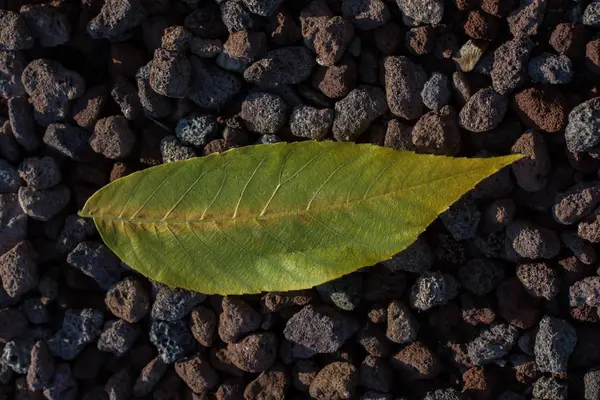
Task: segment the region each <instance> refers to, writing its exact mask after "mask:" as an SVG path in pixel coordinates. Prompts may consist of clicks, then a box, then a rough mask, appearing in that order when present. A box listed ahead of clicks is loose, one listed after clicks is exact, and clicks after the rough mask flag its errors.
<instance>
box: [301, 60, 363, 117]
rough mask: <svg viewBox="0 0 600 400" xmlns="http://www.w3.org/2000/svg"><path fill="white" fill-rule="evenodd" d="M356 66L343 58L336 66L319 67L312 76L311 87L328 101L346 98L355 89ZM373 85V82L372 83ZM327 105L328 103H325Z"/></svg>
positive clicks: (352, 61) (351, 61)
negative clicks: (328, 99) (317, 90)
mask: <svg viewBox="0 0 600 400" xmlns="http://www.w3.org/2000/svg"><path fill="white" fill-rule="evenodd" d="M357 76H358V71H357V66H356V63H355V62H354V60H352V58H350V57H344V58H343V59H342V61H340V62H338V63H337V65H332V66H330V67H328V68H324V67H321V68H319V69H317V71H316V72H315V73H314V74H313V77H312V82H313V86H315V87H316V88H317V89H319V90H320V91H321V93H323V94H324V95H325V96H327V97H328V98H330V99H341V98H343V97H346V96H347V95H348V94H349V93H350V91H351V90H352V89H354V88H355V87H356V82H357ZM373 83H374V82H373ZM327 103H328V104H327V105H329V103H330V102H327Z"/></svg>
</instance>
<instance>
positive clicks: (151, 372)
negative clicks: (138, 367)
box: [133, 356, 169, 397]
mask: <svg viewBox="0 0 600 400" xmlns="http://www.w3.org/2000/svg"><path fill="white" fill-rule="evenodd" d="M168 368H169V364H166V363H165V362H163V361H162V359H161V358H160V356H159V357H155V358H153V359H152V360H151V361H150V362H149V363H148V364H147V365H146V366H145V367H144V368H143V369H142V371H141V372H140V375H139V376H138V377H137V379H136V381H135V384H134V386H133V395H134V396H136V397H142V396H145V395H147V394H149V393H151V391H152V389H153V388H154V386H155V385H156V384H157V383H158V381H160V379H161V378H162V377H163V376H164V375H165V373H166V372H167V369H168Z"/></svg>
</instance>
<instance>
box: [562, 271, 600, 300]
mask: <svg viewBox="0 0 600 400" xmlns="http://www.w3.org/2000/svg"><path fill="white" fill-rule="evenodd" d="M569 304H570V305H571V307H578V306H581V305H584V304H585V305H588V306H590V307H600V277H598V276H590V277H587V278H584V279H581V280H579V281H577V282H575V283H574V284H573V285H571V287H570V288H569Z"/></svg>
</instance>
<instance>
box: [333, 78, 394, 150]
mask: <svg viewBox="0 0 600 400" xmlns="http://www.w3.org/2000/svg"><path fill="white" fill-rule="evenodd" d="M386 110H387V106H386V102H385V95H384V93H383V91H382V90H381V89H380V88H378V87H375V86H367V85H363V86H359V87H357V88H356V89H354V90H352V91H351V92H350V93H349V94H348V95H347V96H346V97H345V98H343V99H342V100H340V101H338V102H337V103H335V119H334V121H333V129H332V131H333V136H334V137H335V138H336V139H337V140H341V141H352V140H355V139H356V138H358V137H359V136H360V135H361V134H362V133H364V132H365V131H366V130H367V129H369V126H370V125H371V124H372V123H373V121H374V120H375V119H377V118H378V117H380V116H381V115H383V114H384V113H385V111H386Z"/></svg>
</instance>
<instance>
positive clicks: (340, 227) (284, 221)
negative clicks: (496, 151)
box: [80, 141, 520, 294]
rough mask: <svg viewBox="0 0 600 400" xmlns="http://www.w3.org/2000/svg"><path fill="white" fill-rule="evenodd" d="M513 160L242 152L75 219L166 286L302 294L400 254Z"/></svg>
mask: <svg viewBox="0 0 600 400" xmlns="http://www.w3.org/2000/svg"><path fill="white" fill-rule="evenodd" d="M519 158H520V156H515V155H513V156H506V157H498V158H479V159H459V158H449V157H441V156H432V155H420V154H414V153H410V152H400V151H396V150H392V149H388V148H384V147H378V146H373V145H367V144H354V143H335V142H314V141H306V142H300V143H291V144H290V143H277V144H270V145H259V146H249V147H242V148H239V149H233V150H230V151H227V152H225V153H222V154H213V155H210V156H207V157H200V158H193V159H190V160H185V161H179V162H174V163H170V164H165V165H161V166H157V167H153V168H149V169H146V170H144V171H140V172H137V173H134V174H132V175H129V176H127V177H124V178H121V179H119V180H117V181H114V182H112V183H111V184H109V185H108V186H105V187H104V188H102V189H100V190H99V191H98V192H96V193H95V194H94V195H93V196H92V197H91V198H90V199H89V200H88V202H87V203H86V205H85V206H84V209H83V211H81V213H80V215H81V216H83V217H91V218H93V219H94V222H95V223H96V226H97V228H98V231H99V232H100V234H101V236H102V238H103V240H104V242H105V243H106V245H107V246H108V247H110V248H111V249H112V250H113V251H114V252H115V253H116V254H117V255H118V256H119V257H120V258H121V259H122V260H123V261H124V262H126V263H127V264H128V265H129V266H131V267H132V268H134V269H136V270H137V271H139V272H140V273H142V274H144V275H146V276H148V277H150V278H152V279H154V280H157V281H160V282H163V283H166V284H168V285H172V286H179V287H183V288H187V289H192V290H196V291H199V292H202V293H206V294H211V293H218V294H242V293H259V292H261V291H285V290H295V289H304V288H309V287H312V286H315V285H318V284H321V283H323V282H326V281H329V280H331V279H335V278H338V277H340V276H342V275H345V274H348V273H350V272H353V271H355V270H357V269H359V268H361V267H364V266H368V265H373V264H375V263H377V262H380V261H382V260H385V259H388V258H390V257H391V256H393V255H394V254H396V253H398V252H400V251H401V250H403V249H405V248H406V247H407V246H408V245H410V244H411V243H412V242H413V241H414V240H415V239H416V238H417V236H418V235H419V234H420V233H421V232H423V231H424V230H425V228H426V227H427V226H428V225H429V224H430V223H431V222H432V221H433V220H434V219H435V218H436V217H437V215H438V214H439V213H441V212H442V211H444V210H446V209H447V208H448V207H449V206H450V205H451V204H452V203H454V202H455V201H456V200H458V199H459V198H460V197H461V196H462V195H463V194H464V193H465V192H467V191H469V190H470V189H472V188H473V187H474V186H475V184H476V183H477V182H479V181H481V180H483V179H484V178H486V177H487V176H489V175H491V174H493V173H494V172H496V171H498V170H499V169H500V168H502V167H504V166H506V165H508V164H510V163H512V162H513V161H515V160H517V159H519Z"/></svg>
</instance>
